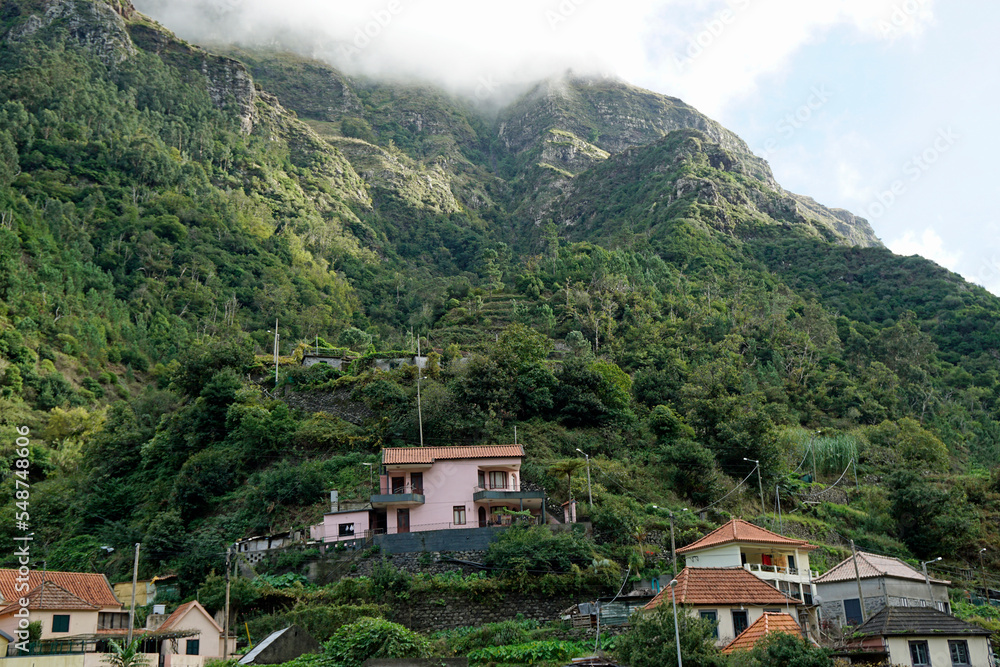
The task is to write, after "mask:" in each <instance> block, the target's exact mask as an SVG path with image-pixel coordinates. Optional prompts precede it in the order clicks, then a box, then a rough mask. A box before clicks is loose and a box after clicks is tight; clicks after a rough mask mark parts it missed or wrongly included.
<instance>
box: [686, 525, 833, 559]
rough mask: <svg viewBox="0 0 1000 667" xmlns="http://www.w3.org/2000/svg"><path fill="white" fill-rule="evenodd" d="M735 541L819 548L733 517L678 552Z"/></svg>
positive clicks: (807, 548) (688, 551)
mask: <svg viewBox="0 0 1000 667" xmlns="http://www.w3.org/2000/svg"><path fill="white" fill-rule="evenodd" d="M733 542H749V543H751V544H768V545H775V546H783V547H791V548H797V549H804V550H812V549H816V548H817V547H815V546H813V545H811V544H809V543H808V542H806V541H805V540H795V539H792V538H790V537H785V536H784V535H778V534H777V533H772V532H771V531H770V530H767V529H765V528H761V527H760V526H755V525H753V524H752V523H750V522H748V521H744V520H743V519H733V520H731V521H730V522H729V523H727V524H724V525H722V526H719V527H718V528H716V529H715V530H713V531H712V532H711V533H709V534H708V535H706V536H704V537H703V538H701V539H700V540H697V541H695V542H692V543H691V544H689V545H687V546H686V547H682V548H680V549H678V550H677V553H679V554H686V553H691V552H694V551H700V550H701V549H707V548H709V547H717V546H719V545H722V544H732V543H733Z"/></svg>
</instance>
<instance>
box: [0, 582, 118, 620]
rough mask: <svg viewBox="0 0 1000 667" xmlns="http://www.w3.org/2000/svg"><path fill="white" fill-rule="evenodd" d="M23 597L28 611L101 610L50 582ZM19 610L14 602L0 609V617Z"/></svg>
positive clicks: (19, 606) (97, 606) (17, 604)
mask: <svg viewBox="0 0 1000 667" xmlns="http://www.w3.org/2000/svg"><path fill="white" fill-rule="evenodd" d="M43 591H44V592H43ZM25 597H26V598H27V599H28V609H55V610H59V611H61V610H64V609H66V610H70V609H85V610H87V611H95V610H97V609H100V608H101V606H100V605H97V604H92V603H90V602H87V601H86V600H84V599H82V598H80V597H77V596H76V595H73V594H72V593H70V592H69V591H67V590H66V589H65V588H62V587H61V586H57V585H56V584H54V583H52V582H51V581H46V582H45V584H44V585H42V586H36V587H35V588H34V590H32V591H30V592H28V594H27V595H26V596H25ZM20 608H21V604H20V600H15V601H13V602H11V603H10V604H9V605H7V606H5V607H4V608H3V609H0V616H4V615H6V614H9V613H11V612H14V611H17V610H18V609H20Z"/></svg>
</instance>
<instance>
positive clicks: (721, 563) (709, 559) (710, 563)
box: [678, 544, 740, 569]
mask: <svg viewBox="0 0 1000 667" xmlns="http://www.w3.org/2000/svg"><path fill="white" fill-rule="evenodd" d="M684 563H685V564H686V565H687V567H740V546H739V545H738V544H725V545H722V546H720V547H716V548H715V549H705V550H704V551H699V552H698V553H696V554H690V555H687V556H685V557H684ZM678 569H680V568H679V567H678Z"/></svg>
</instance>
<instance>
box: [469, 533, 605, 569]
mask: <svg viewBox="0 0 1000 667" xmlns="http://www.w3.org/2000/svg"><path fill="white" fill-rule="evenodd" d="M591 552H592V549H591V545H590V544H589V543H588V542H587V541H586V539H584V538H581V537H578V536H577V535H576V534H575V533H553V532H552V531H551V530H549V529H548V527H546V526H514V527H513V528H510V529H509V530H507V531H506V532H504V533H503V534H502V535H501V536H500V539H499V540H497V541H496V542H494V543H493V544H491V545H490V546H489V548H488V549H487V550H486V556H485V557H484V559H483V560H484V562H485V563H486V564H487V565H489V566H491V567H495V568H498V569H503V570H504V574H507V575H510V574H526V573H528V572H538V573H543V572H560V573H565V572H569V571H571V569H572V567H573V565H574V564H576V565H586V564H589V563H590V561H591Z"/></svg>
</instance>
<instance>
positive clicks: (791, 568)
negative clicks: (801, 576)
mask: <svg viewBox="0 0 1000 667" xmlns="http://www.w3.org/2000/svg"><path fill="white" fill-rule="evenodd" d="M798 573H799V571H798V570H797V569H796V568H795V556H789V557H788V574H798Z"/></svg>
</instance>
